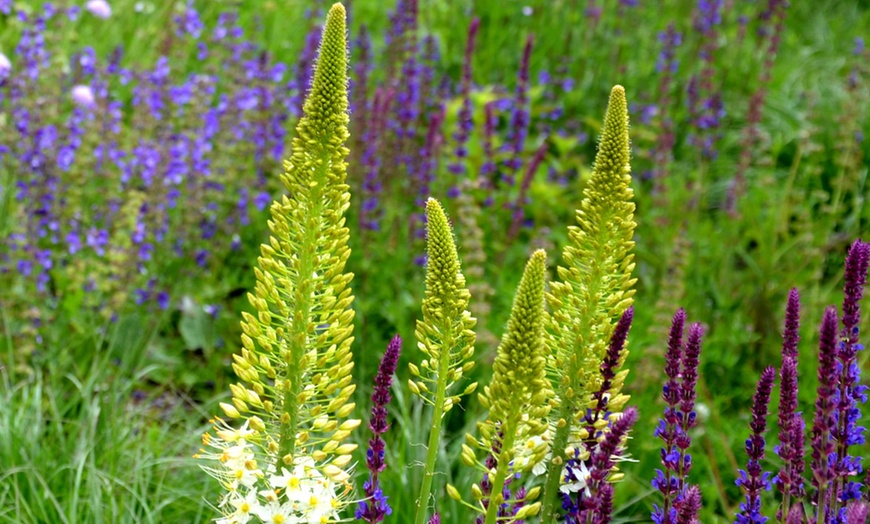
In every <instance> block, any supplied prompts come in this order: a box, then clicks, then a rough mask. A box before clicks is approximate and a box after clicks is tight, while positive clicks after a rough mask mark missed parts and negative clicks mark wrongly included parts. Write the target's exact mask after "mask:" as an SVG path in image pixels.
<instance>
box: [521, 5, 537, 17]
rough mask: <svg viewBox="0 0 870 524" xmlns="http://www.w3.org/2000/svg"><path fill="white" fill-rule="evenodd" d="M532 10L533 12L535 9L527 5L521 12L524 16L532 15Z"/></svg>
mask: <svg viewBox="0 0 870 524" xmlns="http://www.w3.org/2000/svg"><path fill="white" fill-rule="evenodd" d="M534 12H535V10H534V9H532V6H528V5H527V6H525V7H523V14H524V15H526V16H532V13H534Z"/></svg>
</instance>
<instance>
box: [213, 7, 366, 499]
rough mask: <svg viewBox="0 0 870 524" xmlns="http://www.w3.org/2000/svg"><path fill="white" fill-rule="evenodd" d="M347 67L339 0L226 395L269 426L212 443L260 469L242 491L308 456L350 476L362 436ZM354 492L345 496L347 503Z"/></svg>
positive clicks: (253, 423) (329, 472)
mask: <svg viewBox="0 0 870 524" xmlns="http://www.w3.org/2000/svg"><path fill="white" fill-rule="evenodd" d="M347 66H348V64H347V26H346V13H345V9H344V7H342V6H341V5H340V4H335V5H334V6H332V8H331V9H330V10H329V14H328V15H327V19H326V23H325V25H324V29H323V35H322V39H321V46H320V51H319V56H318V60H317V65H316V68H315V70H314V73H313V80H312V84H311V88H310V91H309V93H308V96H307V98H306V101H305V104H304V116H303V117H302V118H301V119H300V121H299V123H298V125H297V127H296V136H295V137H294V139H293V144H292V153H291V155H290V158H289V159H287V160H286V161H285V163H284V166H285V173H284V174H283V175H282V176H281V180H282V182H283V183H284V187H285V189H286V194H285V195H282V196H281V197H280V198H279V199H277V201H276V202H274V203H273V204H272V206H271V207H270V212H271V217H270V220H269V221H268V226H269V230H270V232H271V235H270V237H269V238H268V241H267V242H264V243H263V245H262V246H261V250H260V256H259V257H258V259H257V264H256V266H257V267H255V268H254V276H255V278H256V285H255V286H254V289H252V290H251V292H250V293H248V300H249V302H250V304H251V306H252V307H253V308H254V310H255V311H253V312H251V313H243V314H242V322H241V329H242V333H243V334H242V336H241V349H240V351H239V353H238V354H236V355H234V356H233V364H232V365H233V370H234V371H235V373H236V375H237V376H238V377H239V379H240V383H239V384H233V385H232V386H231V387H230V390H231V393H232V399H231V402H227V403H223V404H221V405H220V407H221V409H222V410H223V412H224V413H225V414H226V416H227V417H228V418H230V419H239V418H241V417H242V414H243V413H245V412H247V411H248V410H254V413H255V414H251V416H250V417H249V418H248V419H247V421H246V422H245V428H248V427H249V428H250V429H249V430H246V431H249V432H250V431H253V432H256V433H257V435H256V438H255V439H252V440H250V441H249V439H248V438H244V437H243V438H239V439H237V440H236V441H235V442H234V443H232V444H230V443H229V442H227V441H224V440H222V439H220V438H213V439H210V444H211V447H215V446H217V447H220V448H221V449H222V450H223V451H224V452H225V454H226V455H227V456H229V457H233V456H238V457H244V459H245V461H246V462H245V463H246V464H251V465H253V468H254V469H253V470H252V472H251V475H253V476H252V477H250V478H249V477H243V478H241V479H238V482H237V483H231V485H232V486H236V487H237V488H233V489H238V490H239V491H238V492H237V494H243V491H244V490H246V489H251V490H258V491H256V492H257V493H261V492H268V491H269V489H270V487H269V481H267V480H266V478H265V477H268V476H269V474H268V473H266V474H264V473H263V472H264V471H266V472H274V473H275V474H276V475H279V474H281V473H280V472H281V470H282V468H287V469H288V470H290V471H293V470H294V468H295V467H296V466H299V465H302V464H304V465H305V467H306V468H311V469H312V470H316V471H317V472H319V476H320V477H321V478H324V479H326V478H328V479H329V480H328V481H327V480H324V482H332V483H342V482H345V481H346V479H347V478H348V477H349V475H348V472H347V471H345V469H344V468H347V467H348V466H349V463H350V457H351V455H350V453H351V452H352V451H353V449H354V447H345V446H340V445H339V441H341V440H343V439H346V438H348V437H349V436H350V433H351V432H352V431H353V430H355V429H356V428H357V427H358V426H359V425H360V423H359V421H358V420H355V419H351V420H346V419H347V417H349V416H351V414H352V412H353V409H354V405H353V403H352V402H350V398H351V396H352V395H353V392H354V388H355V386H354V385H353V383H352V380H353V379H352V376H351V371H352V369H353V355H352V353H351V350H350V347H351V344H352V342H353V337H352V332H353V317H354V311H353V309H352V304H353V300H354V297H353V293H352V291H351V288H350V282H351V280H352V278H353V275H352V274H351V273H349V272H346V271H345V265H346V262H347V260H348V257H349V255H350V249H349V247H348V239H349V231H348V229H347V227H346V223H345V218H344V213H345V212H346V211H347V209H348V207H349V205H350V194H349V192H348V185H347V183H346V169H347V165H346V162H345V159H346V157H347V155H348V150H347V148H346V147H345V146H344V144H345V142H346V141H347V138H348V129H347V126H348V122H349V116H348V99H347ZM219 424H220V423H219ZM224 426H225V424H224ZM220 429H221V431H223V430H225V429H226V428H225V427H223V426H221V428H220ZM246 434H247V433H246ZM205 440H206V439H204V442H205ZM333 442H334V444H330V443H333ZM207 444H208V443H207ZM229 446H236V447H235V448H232V449H230V448H229ZM327 446H329V447H327ZM339 451H340V453H339ZM202 455H203V457H204V458H205V456H206V454H202ZM209 456H214V454H209ZM235 463H236V462H235V461H234V460H233V459H232V458H231V459H229V460H228V461H227V463H226V464H227V465H223V466H216V467H204V469H206V470H207V471H209V472H211V473H212V474H213V475H214V476H216V477H218V478H219V479H222V480H224V481H225V480H226V479H227V478H232V475H230V472H228V471H226V470H225V469H222V468H226V467H229V466H228V465H232V464H235ZM258 464H259V465H262V466H257V465H258ZM259 468H262V469H259ZM233 474H235V473H233ZM252 483H253V484H252ZM346 495H347V494H346ZM226 496H227V495H225V497H226ZM349 498H352V497H348V496H340V497H339V498H338V499H336V500H337V501H338V504H337V505H336V506H335V507H336V509H337V510H340V509H341V508H342V507H343V506H344V504H346V503H347V500H348V499H349ZM223 500H224V501H225V500H226V498H224V499H223ZM220 507H222V508H228V507H230V505H227V504H221V505H220ZM230 509H232V508H230ZM230 509H227V510H226V511H230Z"/></svg>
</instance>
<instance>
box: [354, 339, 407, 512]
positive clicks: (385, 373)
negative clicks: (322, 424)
mask: <svg viewBox="0 0 870 524" xmlns="http://www.w3.org/2000/svg"><path fill="white" fill-rule="evenodd" d="M401 351H402V339H401V338H400V337H399V335H396V336H395V337H393V339H392V340H391V341H390V343H389V345H388V346H387V351H386V352H385V353H384V357H383V358H382V359H381V364H380V366H378V374H377V376H376V377H375V390H374V392H373V393H372V418H371V421H370V422H369V429H371V430H372V433H373V434H374V436H373V437H372V438H371V440H369V449H368V453H367V455H366V466H367V467H368V469H369V472H370V476H369V479H368V480H367V481H366V483H365V484H364V485H363V490H364V491H365V495H366V496H365V499H364V500H362V501H360V503H359V507H357V510H356V514H355V517H356V518H357V519H358V520H362V521H363V522H371V523H375V522H381V521H383V520H384V517H385V516H386V515H390V514H391V513H392V508H390V506H389V505H388V504H387V497H386V496H385V495H384V493H383V491H381V486H380V483H379V482H378V474H380V473H381V472H382V471H383V470H384V468H385V467H386V463H385V462H384V446H385V444H384V440H383V439H382V438H381V435H383V434H384V433H386V432H387V430H388V429H389V428H390V426H389V424H388V423H387V404H389V403H390V387H391V386H392V384H393V374H394V373H395V372H396V366H397V365H398V363H399V354H400V353H401Z"/></svg>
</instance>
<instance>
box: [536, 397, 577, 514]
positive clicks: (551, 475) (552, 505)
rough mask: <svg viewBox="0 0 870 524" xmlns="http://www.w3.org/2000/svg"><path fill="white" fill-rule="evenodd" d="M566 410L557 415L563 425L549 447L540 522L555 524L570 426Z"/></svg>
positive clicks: (563, 409)
mask: <svg viewBox="0 0 870 524" xmlns="http://www.w3.org/2000/svg"><path fill="white" fill-rule="evenodd" d="M563 402H564V401H563ZM566 410H567V409H566V408H564V407H563V408H562V410H561V411H560V413H559V415H560V419H559V420H560V421H564V422H565V423H564V424H563V425H562V426H561V427H558V428H556V435H555V436H554V437H553V444H552V446H551V447H550V454H551V456H552V457H553V459H552V460H551V461H550V469H549V470H548V471H547V480H546V483H545V484H544V498H543V500H542V502H541V506H542V510H541V522H556V520H557V514H556V511H557V509H558V507H559V500H558V495H559V484H560V483H561V481H562V466H563V465H564V462H565V457H564V456H563V455H564V453H565V448H566V447H567V446H568V431H569V430H570V429H571V425H570V424H569V423H568V420H570V419H571V417H570V415H569V416H567V417H566V416H565V415H566V413H565V411H566Z"/></svg>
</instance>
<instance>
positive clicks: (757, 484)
mask: <svg viewBox="0 0 870 524" xmlns="http://www.w3.org/2000/svg"><path fill="white" fill-rule="evenodd" d="M775 379H776V370H775V369H774V368H772V367H768V368H765V370H764V371H763V372H762V373H761V380H759V381H758V387H757V388H756V390H755V397H754V398H753V399H752V422H750V423H749V427H750V429H751V430H752V435H750V437H749V438H748V439H746V454H747V455H749V461H748V463H747V464H746V470H740V478H738V479H737V482H736V484H737V485H738V486H740V487H742V488H743V489H744V491H745V492H746V501H745V502H743V503H742V504H740V513H738V514H737V520H736V521H735V522H736V523H737V524H764V523H765V522H767V517H765V516H763V515H762V514H761V492H762V491H763V490H768V489H770V482H769V481H768V476H769V473H767V472H762V470H761V461H762V460H763V459H764V432H765V430H766V429H767V406H768V404H769V403H770V392H771V390H772V389H773V381H774V380H775Z"/></svg>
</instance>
